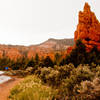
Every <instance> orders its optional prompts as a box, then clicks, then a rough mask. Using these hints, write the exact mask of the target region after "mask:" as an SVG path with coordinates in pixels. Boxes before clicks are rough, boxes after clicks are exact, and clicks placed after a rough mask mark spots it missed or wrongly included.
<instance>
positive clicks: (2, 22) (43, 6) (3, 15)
mask: <svg viewBox="0 0 100 100" xmlns="http://www.w3.org/2000/svg"><path fill="white" fill-rule="evenodd" d="M85 2H88V3H89V4H90V5H91V9H92V11H93V12H95V14H96V16H97V18H98V20H100V0H0V44H14V45H32V44H38V43H41V42H43V41H45V40H47V39H49V38H56V39H62V38H73V37H74V31H75V29H76V25H77V23H78V12H79V11H80V10H83V7H84V3H85Z"/></svg>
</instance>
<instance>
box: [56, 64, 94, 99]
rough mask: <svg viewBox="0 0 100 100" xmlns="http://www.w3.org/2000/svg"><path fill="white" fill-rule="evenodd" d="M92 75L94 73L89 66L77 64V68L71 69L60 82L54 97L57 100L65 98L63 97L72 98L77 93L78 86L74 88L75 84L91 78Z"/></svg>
mask: <svg viewBox="0 0 100 100" xmlns="http://www.w3.org/2000/svg"><path fill="white" fill-rule="evenodd" d="M94 76H95V73H93V72H92V71H91V70H90V69H89V66H82V65H80V66H78V67H77V68H75V69H73V70H72V71H71V74H70V76H69V77H67V78H66V79H65V80H64V81H63V82H62V85H60V87H59V92H58V95H57V97H56V98H58V99H59V100H61V99H62V100H66V99H65V98H67V99H68V100H72V98H74V96H75V95H76V94H78V88H76V86H77V85H79V84H80V83H81V82H82V81H85V80H89V81H90V80H92V79H93V78H94Z"/></svg>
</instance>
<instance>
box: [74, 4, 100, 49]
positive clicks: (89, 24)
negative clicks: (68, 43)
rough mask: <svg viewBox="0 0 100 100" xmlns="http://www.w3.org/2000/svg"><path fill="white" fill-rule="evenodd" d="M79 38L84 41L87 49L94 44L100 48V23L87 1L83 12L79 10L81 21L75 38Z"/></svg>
mask: <svg viewBox="0 0 100 100" xmlns="http://www.w3.org/2000/svg"><path fill="white" fill-rule="evenodd" d="M78 39H81V40H82V41H83V43H84V44H85V45H86V47H87V50H90V49H92V48H93V46H94V45H96V46H97V48H98V50H100V23H99V21H98V20H97V18H96V16H95V14H94V13H93V12H92V11H91V9H90V6H89V4H88V3H85V6H84V10H83V12H82V11H80V12H79V22H78V25H77V29H76V31H75V33H74V40H75V41H76V40H78Z"/></svg>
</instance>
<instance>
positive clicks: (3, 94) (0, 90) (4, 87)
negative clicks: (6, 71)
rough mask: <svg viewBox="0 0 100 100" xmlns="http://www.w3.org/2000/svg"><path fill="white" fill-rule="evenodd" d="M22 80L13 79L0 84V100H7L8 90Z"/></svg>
mask: <svg viewBox="0 0 100 100" xmlns="http://www.w3.org/2000/svg"><path fill="white" fill-rule="evenodd" d="M22 80H23V79H22V78H13V79H12V80H9V81H8V82H6V83H3V84H0V100H9V99H8V96H9V94H10V90H11V89H12V88H13V87H14V86H15V85H17V84H18V83H19V82H20V81H22Z"/></svg>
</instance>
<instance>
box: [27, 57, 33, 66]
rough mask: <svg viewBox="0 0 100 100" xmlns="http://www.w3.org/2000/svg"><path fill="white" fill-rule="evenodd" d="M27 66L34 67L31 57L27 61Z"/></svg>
mask: <svg viewBox="0 0 100 100" xmlns="http://www.w3.org/2000/svg"><path fill="white" fill-rule="evenodd" d="M27 66H28V67H34V66H35V61H34V59H33V57H32V58H31V59H30V60H29V61H28V64H27Z"/></svg>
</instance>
